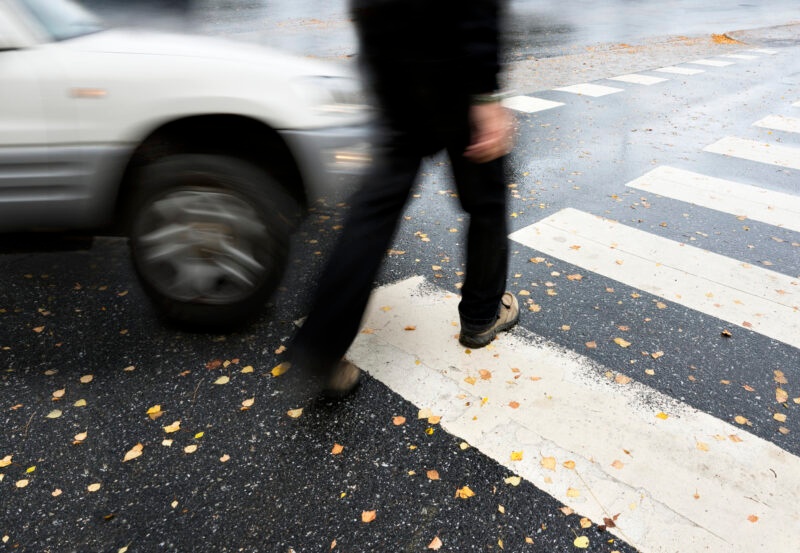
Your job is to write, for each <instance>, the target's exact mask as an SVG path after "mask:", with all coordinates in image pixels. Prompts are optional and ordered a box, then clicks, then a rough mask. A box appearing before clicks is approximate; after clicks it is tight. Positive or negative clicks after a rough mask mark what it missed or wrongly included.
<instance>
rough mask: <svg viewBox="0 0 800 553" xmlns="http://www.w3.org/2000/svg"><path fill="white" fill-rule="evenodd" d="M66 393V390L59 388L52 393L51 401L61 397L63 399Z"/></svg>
mask: <svg viewBox="0 0 800 553" xmlns="http://www.w3.org/2000/svg"><path fill="white" fill-rule="evenodd" d="M66 391H67V390H65V389H64V388H61V389H60V390H56V391H55V392H53V399H61V398H62V397H64V394H65V393H66Z"/></svg>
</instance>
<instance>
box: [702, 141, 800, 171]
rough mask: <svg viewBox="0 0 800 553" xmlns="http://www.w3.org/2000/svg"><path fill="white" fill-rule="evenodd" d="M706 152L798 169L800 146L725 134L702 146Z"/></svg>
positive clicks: (799, 167) (799, 166) (799, 165)
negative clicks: (725, 135) (719, 138)
mask: <svg viewBox="0 0 800 553" xmlns="http://www.w3.org/2000/svg"><path fill="white" fill-rule="evenodd" d="M704 151H706V152H712V153H715V154H722V155H726V156H730V157H738V158H742V159H746V160H749V161H757V162H759V163H767V164H770V165H778V166H780V167H788V168H790V169H800V148H798V147H793V146H783V145H781V144H775V143H772V144H771V143H768V142H759V141H757V140H749V139H745V138H738V137H735V136H727V137H725V138H723V139H721V140H718V141H716V142H714V143H713V144H711V145H709V146H706V147H705V148H704Z"/></svg>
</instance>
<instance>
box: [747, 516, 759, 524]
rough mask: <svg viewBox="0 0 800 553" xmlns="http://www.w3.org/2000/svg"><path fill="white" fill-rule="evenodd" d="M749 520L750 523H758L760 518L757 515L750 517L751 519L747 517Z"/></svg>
mask: <svg viewBox="0 0 800 553" xmlns="http://www.w3.org/2000/svg"><path fill="white" fill-rule="evenodd" d="M747 520H749V521H750V522H758V517H757V516H756V515H750V516H749V517H747Z"/></svg>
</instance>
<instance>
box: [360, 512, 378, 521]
mask: <svg viewBox="0 0 800 553" xmlns="http://www.w3.org/2000/svg"><path fill="white" fill-rule="evenodd" d="M376 516H377V511H361V522H372V521H373V520H375V517H376Z"/></svg>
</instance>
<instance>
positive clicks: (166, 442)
mask: <svg viewBox="0 0 800 553" xmlns="http://www.w3.org/2000/svg"><path fill="white" fill-rule="evenodd" d="M172 442H173V440H170V439H164V440H162V441H161V445H163V446H164V447H172Z"/></svg>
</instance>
